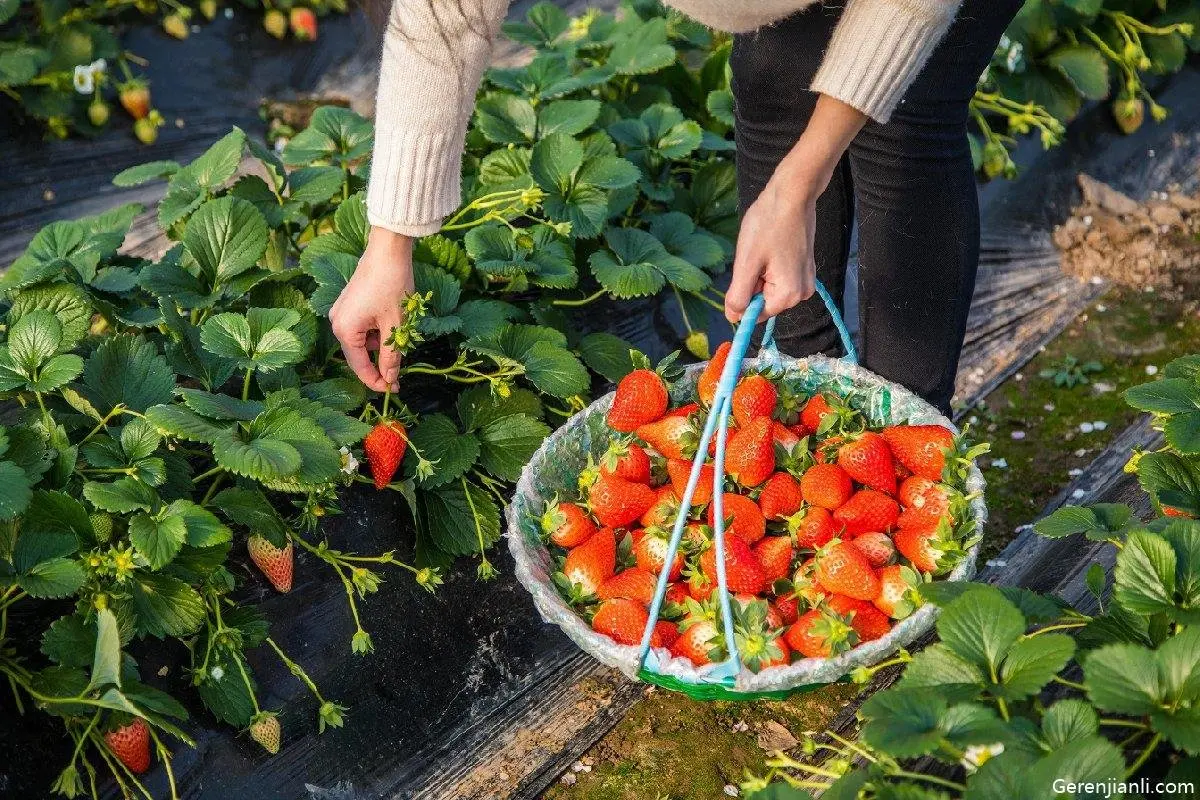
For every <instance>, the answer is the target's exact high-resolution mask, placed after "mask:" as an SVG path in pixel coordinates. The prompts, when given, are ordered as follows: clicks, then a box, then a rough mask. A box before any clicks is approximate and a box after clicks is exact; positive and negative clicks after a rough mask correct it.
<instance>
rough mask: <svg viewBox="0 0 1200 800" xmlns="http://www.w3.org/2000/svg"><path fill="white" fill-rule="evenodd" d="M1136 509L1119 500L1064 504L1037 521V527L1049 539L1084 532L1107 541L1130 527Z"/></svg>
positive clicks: (1093, 538) (1092, 537) (1088, 536)
mask: <svg viewBox="0 0 1200 800" xmlns="http://www.w3.org/2000/svg"><path fill="white" fill-rule="evenodd" d="M1132 519H1133V510H1132V509H1131V508H1129V506H1126V505H1121V504H1119V503H1098V504H1096V505H1094V506H1086V507H1085V506H1063V507H1062V508H1059V509H1056V510H1055V511H1054V512H1053V513H1052V514H1050V515H1049V516H1047V517H1044V518H1043V519H1040V520H1038V521H1037V522H1035V523H1034V525H1033V529H1034V530H1035V531H1037V532H1038V534H1039V535H1041V536H1045V537H1046V538H1048V539H1059V538H1062V537H1065V536H1073V535H1075V534H1078V533H1082V534H1084V535H1085V536H1087V538H1089V539H1091V540H1093V541H1100V542H1103V541H1107V540H1109V539H1113V538H1117V537H1120V536H1121V535H1122V534H1124V533H1125V532H1127V531H1128V530H1129V525H1130V521H1131V520H1132Z"/></svg>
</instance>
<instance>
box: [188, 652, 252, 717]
mask: <svg viewBox="0 0 1200 800" xmlns="http://www.w3.org/2000/svg"><path fill="white" fill-rule="evenodd" d="M233 657H234V658H236V657H237V656H233ZM216 667H220V672H219V673H216V674H219V675H220V677H219V678H218V677H214V672H213V670H214V668H216ZM247 674H248V675H249V676H250V686H251V687H256V684H255V683H254V678H253V674H252V673H250V671H249V670H247ZM196 693H197V694H199V695H200V700H201V702H203V703H204V706H205V708H207V709H208V710H209V711H211V712H212V713H213V716H215V717H216V718H217V719H218V720H220V721H222V722H224V723H226V724H228V725H232V726H233V727H235V728H245V727H246V726H247V725H249V724H250V719H251V717H252V716H253V715H254V702H253V700H252V699H251V696H250V689H248V688H247V687H246V682H245V681H244V680H243V679H242V677H241V672H240V671H239V670H238V667H237V664H235V663H233V662H232V661H231V660H230V659H229V657H227V656H225V655H224V654H221V653H218V654H217V655H216V656H215V658H214V661H213V663H212V664H210V665H209V670H208V674H207V675H206V676H205V678H204V680H203V681H201V683H200V684H199V685H198V686H197V687H196Z"/></svg>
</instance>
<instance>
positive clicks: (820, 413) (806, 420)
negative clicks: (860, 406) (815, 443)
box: [800, 393, 859, 437]
mask: <svg viewBox="0 0 1200 800" xmlns="http://www.w3.org/2000/svg"><path fill="white" fill-rule="evenodd" d="M858 416H859V414H858V412H857V411H855V410H854V409H852V408H851V407H850V406H849V405H847V403H846V401H845V400H843V399H842V398H841V397H839V396H837V395H835V394H824V393H818V394H815V395H813V396H812V397H810V398H809V400H808V402H807V403H805V404H804V408H803V409H801V411H800V422H801V424H803V425H804V427H806V428H808V430H810V431H812V433H813V434H814V435H816V436H822V437H823V436H827V435H836V434H837V433H839V432H841V430H842V429H843V428H847V427H855V426H852V425H851V424H850V423H853V422H854V421H855V420H856V418H857V417H858Z"/></svg>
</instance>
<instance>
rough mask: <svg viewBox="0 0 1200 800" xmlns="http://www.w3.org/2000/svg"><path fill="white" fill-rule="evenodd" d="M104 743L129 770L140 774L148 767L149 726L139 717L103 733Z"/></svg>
mask: <svg viewBox="0 0 1200 800" xmlns="http://www.w3.org/2000/svg"><path fill="white" fill-rule="evenodd" d="M104 743H105V744H107V745H108V749H109V750H110V751H111V752H112V754H113V755H114V756H116V757H117V760H119V761H120V762H121V763H122V764H124V765H125V766H127V767H129V771H130V772H133V773H136V774H138V775H141V774H142V773H143V772H145V771H146V770H148V769H150V726H149V725H147V724H146V720H144V719H142V718H141V717H134V718H133V721H132V722H130V723H129V724H128V725H122V726H120V727H119V728H115V729H113V730H111V731H109V732H108V733H106V734H104Z"/></svg>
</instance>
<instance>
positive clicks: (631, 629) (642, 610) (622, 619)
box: [592, 597, 661, 647]
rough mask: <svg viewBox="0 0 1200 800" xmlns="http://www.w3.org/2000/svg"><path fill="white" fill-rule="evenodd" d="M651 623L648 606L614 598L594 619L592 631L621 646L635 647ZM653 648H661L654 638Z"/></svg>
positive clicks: (598, 610)
mask: <svg viewBox="0 0 1200 800" xmlns="http://www.w3.org/2000/svg"><path fill="white" fill-rule="evenodd" d="M649 621H650V617H649V614H647V613H646V606H645V605H644V604H642V603H639V602H638V601H636V600H629V599H627V598H624V597H614V598H612V599H610V600H605V601H604V602H602V603H601V604H600V607H599V608H597V609H596V613H595V615H593V617H592V630H594V631H596V632H597V633H602V634H604V635H605V636H607V637H609V638H610V639H612V640H613V641H615V642H617V643H619V644H628V645H635V644H638V643H640V642H641V641H642V632H643V631H645V630H646V623H647V622H649ZM650 644H651V646H655V647H657V646H660V645H661V642H656V641H655V639H654V637H653V636H651V639H650Z"/></svg>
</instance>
